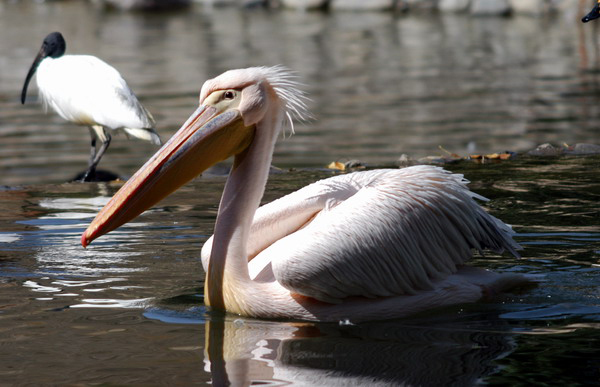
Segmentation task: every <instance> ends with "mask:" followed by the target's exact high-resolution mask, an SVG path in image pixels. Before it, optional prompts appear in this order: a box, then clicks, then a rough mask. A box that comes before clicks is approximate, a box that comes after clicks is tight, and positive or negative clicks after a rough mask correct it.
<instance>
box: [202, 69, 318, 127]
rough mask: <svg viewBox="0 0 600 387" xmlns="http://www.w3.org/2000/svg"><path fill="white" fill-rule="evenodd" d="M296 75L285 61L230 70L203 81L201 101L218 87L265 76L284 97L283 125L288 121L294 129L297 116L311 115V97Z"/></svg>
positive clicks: (242, 82)
mask: <svg viewBox="0 0 600 387" xmlns="http://www.w3.org/2000/svg"><path fill="white" fill-rule="evenodd" d="M297 78H298V77H297V75H296V74H295V73H294V72H293V71H291V70H290V69H288V68H287V67H285V66H282V65H276V66H271V67H267V66H261V67H251V68H248V69H237V70H229V71H226V72H225V73H223V74H221V75H219V76H217V77H216V78H213V79H210V80H208V81H206V82H205V83H204V85H203V86H202V90H201V91H200V103H202V101H204V99H205V98H206V97H207V96H208V95H209V94H210V93H212V92H214V91H215V90H223V89H227V88H239V87H240V86H242V87H245V86H248V85H250V84H252V83H256V82H259V81H262V80H265V81H267V82H268V83H269V85H271V87H272V88H273V90H274V91H275V93H276V94H277V96H278V97H279V98H280V99H281V101H282V102H283V105H284V109H285V112H284V113H285V117H286V118H287V119H286V120H285V122H284V126H285V125H287V124H289V125H290V129H291V132H292V134H293V133H294V122H293V120H294V119H297V120H299V121H306V120H310V119H312V115H311V114H310V113H309V112H308V108H307V107H306V102H307V101H309V100H310V98H308V97H307V96H306V92H305V91H303V90H301V87H302V86H303V85H302V84H301V83H300V82H298V81H297V80H296V79H297Z"/></svg>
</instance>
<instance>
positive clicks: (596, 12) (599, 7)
mask: <svg viewBox="0 0 600 387" xmlns="http://www.w3.org/2000/svg"><path fill="white" fill-rule="evenodd" d="M599 17H600V0H598V2H597V3H596V5H595V6H594V8H592V10H591V11H590V12H589V13H588V14H587V15H585V16H584V17H583V19H581V21H582V22H584V23H587V22H589V21H590V20H594V19H598V18H599Z"/></svg>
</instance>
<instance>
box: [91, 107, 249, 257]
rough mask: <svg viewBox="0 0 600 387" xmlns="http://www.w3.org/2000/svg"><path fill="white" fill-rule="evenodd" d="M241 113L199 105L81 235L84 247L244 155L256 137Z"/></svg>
mask: <svg viewBox="0 0 600 387" xmlns="http://www.w3.org/2000/svg"><path fill="white" fill-rule="evenodd" d="M254 128H255V127H254V126H250V127H246V126H245V125H244V122H243V120H242V117H241V115H240V112H239V110H237V109H230V110H226V111H224V112H219V110H218V109H217V108H216V107H215V106H211V105H204V106H200V107H199V108H198V109H197V110H196V111H195V112H194V113H193V114H192V116H190V118H189V119H188V120H187V121H186V123H185V124H183V126H182V127H181V128H180V129H179V130H178V131H177V133H175V134H174V135H173V137H171V139H170V140H169V141H168V142H167V143H166V144H165V145H164V146H163V147H162V148H161V149H160V150H159V151H158V152H156V154H155V155H154V156H152V158H150V160H148V162H146V164H144V166H143V167H142V168H140V169H139V170H138V171H137V172H136V173H135V175H133V177H131V178H130V179H129V180H128V181H127V182H126V183H125V184H124V185H123V187H121V189H120V190H119V191H118V192H117V193H116V194H115V195H114V196H113V197H112V199H111V200H110V201H109V202H108V203H107V204H106V206H104V208H103V209H102V210H101V211H100V212H99V213H98V215H96V218H95V219H94V220H93V221H92V223H91V224H90V225H89V226H88V228H87V230H86V231H85V232H84V233H83V235H82V236H81V244H82V245H83V247H86V246H87V245H88V244H89V243H90V242H92V241H93V240H94V239H96V238H98V237H99V236H101V235H104V234H106V233H108V232H110V231H112V230H114V229H116V228H117V227H119V226H121V225H123V224H125V223H127V222H129V221H130V220H132V219H134V218H135V217H136V216H138V215H139V214H141V213H142V212H144V211H145V210H146V209H148V208H150V207H152V206H153V205H154V204H156V203H158V202H159V201H160V200H162V199H163V198H165V197H166V196H168V195H169V194H171V193H172V192H173V191H175V190H176V189H177V188H179V187H181V186H182V185H183V184H185V183H187V182H188V181H190V180H191V179H193V178H194V177H196V176H198V175H199V174H200V173H202V172H203V171H205V170H206V169H207V168H208V167H210V166H212V165H214V164H215V163H217V162H219V161H223V160H225V159H227V158H228V157H230V156H233V155H236V154H238V153H240V152H242V151H243V150H244V149H246V148H247V147H248V145H249V144H250V143H251V142H252V139H253V138H254Z"/></svg>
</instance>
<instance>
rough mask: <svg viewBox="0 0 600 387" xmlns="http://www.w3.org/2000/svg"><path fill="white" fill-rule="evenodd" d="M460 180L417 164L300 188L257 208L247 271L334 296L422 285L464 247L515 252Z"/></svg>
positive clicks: (448, 267) (467, 253)
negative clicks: (248, 269)
mask: <svg viewBox="0 0 600 387" xmlns="http://www.w3.org/2000/svg"><path fill="white" fill-rule="evenodd" d="M467 183H468V181H466V180H465V179H464V178H463V177H462V175H457V174H451V173H449V172H447V171H445V170H443V169H442V168H438V167H432V166H416V167H410V168H405V169H399V170H373V171H366V172H356V173H352V174H346V175H339V176H335V177H332V178H329V179H325V180H321V181H319V182H316V183H314V184H311V185H309V186H306V187H304V188H303V189H301V190H299V191H296V192H294V193H292V194H290V195H287V196H285V197H283V198H280V199H278V200H276V201H274V202H272V203H269V204H267V205H265V206H263V207H261V208H259V210H258V211H257V213H256V216H255V218H254V223H253V226H252V230H251V234H250V240H249V246H248V251H249V259H252V261H251V262H250V265H249V268H250V275H251V277H253V278H255V279H257V280H268V277H269V276H271V277H272V276H274V278H275V279H276V280H277V281H278V282H280V283H281V284H282V285H283V286H284V287H286V288H287V289H289V290H290V291H292V292H295V293H298V294H301V295H305V296H308V297H313V298H316V299H319V300H322V301H326V302H339V301H340V300H341V299H343V298H346V297H350V296H364V297H385V296H392V295H400V294H414V293H415V292H417V291H419V290H424V289H428V288H429V287H431V282H432V281H433V280H436V279H440V278H444V277H446V276H448V275H449V274H451V273H454V272H456V270H457V267H458V266H460V265H462V264H463V263H464V262H465V261H467V260H469V259H470V258H471V256H472V249H477V250H479V251H482V250H484V249H486V248H489V249H491V250H493V251H496V252H503V251H505V250H508V251H509V252H511V253H512V254H513V255H515V256H518V254H517V252H516V251H515V250H517V249H519V248H520V247H519V246H518V245H517V244H516V243H515V242H514V241H513V240H512V233H513V232H512V230H511V228H510V227H509V226H507V225H506V224H504V223H502V222H501V221H500V220H498V219H496V218H494V217H493V216H491V215H489V214H488V213H486V212H485V211H484V210H483V208H481V207H480V206H479V205H478V204H477V203H476V202H475V200H474V198H477V199H481V200H486V199H485V198H483V197H481V196H479V195H477V194H475V193H473V192H471V191H469V190H468V188H467V187H466V184H467ZM207 249H210V246H208V247H207ZM204 253H206V252H204ZM203 255H206V254H203ZM254 257H255V258H254Z"/></svg>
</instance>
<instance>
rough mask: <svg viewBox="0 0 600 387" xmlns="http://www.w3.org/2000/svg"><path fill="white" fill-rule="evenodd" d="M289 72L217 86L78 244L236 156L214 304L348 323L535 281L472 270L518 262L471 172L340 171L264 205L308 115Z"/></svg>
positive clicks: (210, 295) (218, 234)
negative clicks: (287, 128) (287, 143)
mask: <svg viewBox="0 0 600 387" xmlns="http://www.w3.org/2000/svg"><path fill="white" fill-rule="evenodd" d="M303 101H304V97H303V94H302V93H301V92H300V91H299V90H298V89H297V83H296V82H295V81H294V79H293V76H292V75H291V74H290V72H289V71H288V70H287V69H285V68H284V67H281V66H275V67H254V68H248V69H239V70H231V71H227V72H225V73H224V74H222V75H220V76H218V77H216V78H214V79H211V80H209V81H207V82H206V83H205V84H204V85H203V86H202V90H201V92H200V107H199V108H198V109H197V110H196V111H195V112H194V113H193V114H192V116H191V117H190V118H189V119H188V120H187V122H186V123H185V124H183V126H182V127H181V129H179V131H178V132H177V133H176V134H175V135H173V137H172V138H171V139H170V140H169V141H168V142H167V143H166V144H165V145H164V146H163V147H162V148H161V149H160V150H159V151H158V152H157V153H156V154H155V155H154V156H153V157H152V158H151V159H150V160H149V161H148V162H147V163H146V164H145V165H144V166H143V167H142V168H141V169H140V170H139V171H137V172H136V174H135V175H134V176H133V177H132V178H131V179H130V180H129V181H127V183H126V184H125V185H124V186H123V187H122V188H121V189H120V190H119V191H118V192H117V193H116V194H115V196H114V197H113V198H112V199H111V200H110V202H109V203H107V205H106V206H105V207H104V208H103V209H102V210H101V211H100V212H99V213H98V215H97V216H96V218H95V219H94V221H93V222H92V223H91V224H90V226H89V227H88V229H87V230H86V231H85V232H84V233H83V235H82V237H81V243H82V245H83V246H84V247H85V246H87V245H88V244H89V243H90V242H91V241H92V240H94V239H96V238H97V237H99V236H100V235H103V234H105V233H107V232H109V231H111V230H114V229H115V228H117V227H119V226H120V225H122V224H124V223H126V222H128V221H130V220H132V219H133V218H135V217H136V216H137V215H139V214H140V213H142V212H143V211H144V210H145V209H147V208H149V207H151V206H152V205H154V204H155V203H157V202H158V201H160V200H161V199H162V198H164V197H165V196H167V195H169V194H170V193H171V192H173V191H175V190H176V189H177V188H178V187H180V186H181V185H183V184H184V183H186V182H187V181H189V180H191V179H192V178H194V177H195V176H197V175H198V174H199V173H201V172H202V171H204V170H205V169H206V168H208V167H209V166H211V165H213V164H214V163H216V162H219V161H221V160H224V159H226V158H228V157H230V156H234V157H235V159H234V164H233V167H232V171H231V173H230V176H229V178H228V180H227V183H226V185H225V188H224V191H223V196H222V198H221V204H220V206H219V212H218V216H217V220H216V225H215V231H214V235H213V236H212V237H211V239H210V240H209V241H207V243H206V244H205V245H204V247H203V250H202V262H203V265H204V268H205V270H206V273H207V274H206V282H205V288H204V289H205V300H206V304H207V305H209V306H210V307H212V308H215V309H221V310H227V311H229V312H232V313H237V314H240V315H245V316H253V317H259V318H292V319H303V320H313V321H338V320H344V319H350V320H351V321H359V320H368V319H385V318H394V317H401V316H405V315H408V314H411V313H415V312H419V311H422V310H425V309H429V308H433V307H437V306H442V305H449V304H455V303H463V302H473V301H476V300H478V299H480V298H481V297H482V296H483V295H485V294H489V293H490V292H492V293H493V292H496V291H499V290H504V289H507V288H510V287H511V286H515V285H517V284H521V283H523V282H524V281H525V279H524V278H523V277H522V276H519V275H512V274H497V273H493V272H490V271H486V270H483V269H479V268H473V267H468V266H464V263H465V262H466V261H467V260H469V259H470V258H471V256H472V249H477V250H483V249H486V248H489V249H492V250H494V251H497V252H502V251H505V250H506V251H509V252H510V253H512V254H513V255H514V256H518V254H517V253H516V251H515V250H517V249H518V248H519V246H518V245H517V244H516V243H515V242H514V241H513V240H512V237H511V234H512V230H511V229H510V227H509V226H507V225H505V224H504V223H502V222H501V221H499V220H498V219H496V218H494V217H493V216H491V215H489V214H487V213H486V212H485V211H484V210H483V209H482V208H481V207H480V206H479V205H478V204H477V203H476V202H475V201H474V198H478V199H483V198H482V197H481V196H479V195H477V194H475V193H473V192H471V191H469V190H468V189H467V188H466V180H465V179H463V178H462V176H461V175H455V174H451V173H449V172H447V171H445V170H443V169H442V168H438V167H433V166H416V167H411V168H405V169H398V170H396V169H393V170H392V169H382V170H372V171H366V172H356V173H350V174H346V175H339V176H335V177H332V178H328V179H324V180H321V181H318V182H316V183H314V184H311V185H308V186H307V187H304V188H302V189H301V190H299V191H296V192H294V193H292V194H289V195H287V196H285V197H282V198H280V199H278V200H276V201H274V202H272V203H270V204H267V205H265V206H262V207H260V208H258V207H259V202H260V200H261V198H262V196H263V192H264V189H265V184H266V181H267V177H268V172H269V167H270V165H271V159H272V154H273V149H274V146H275V140H276V138H277V136H278V134H279V133H280V131H281V129H282V125H283V124H284V121H285V120H290V122H291V119H290V117H291V116H293V115H296V116H300V117H302V116H303V115H305V114H306V108H305V104H304V102H303Z"/></svg>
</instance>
